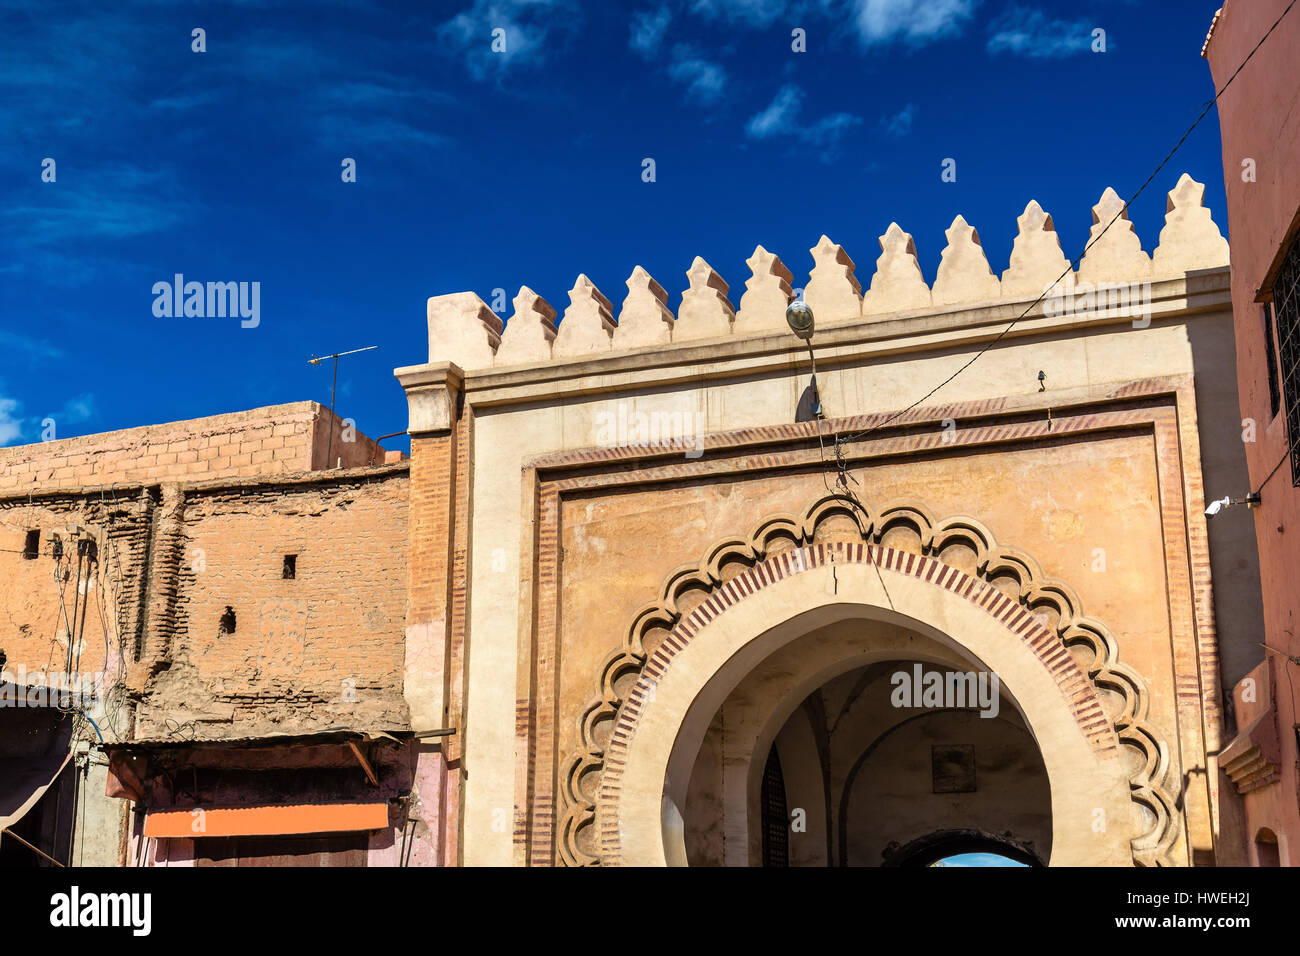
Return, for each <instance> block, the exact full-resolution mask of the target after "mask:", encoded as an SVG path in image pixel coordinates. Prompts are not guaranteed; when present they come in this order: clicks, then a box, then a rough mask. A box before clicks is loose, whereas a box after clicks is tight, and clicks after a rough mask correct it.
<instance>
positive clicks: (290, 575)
mask: <svg viewBox="0 0 1300 956" xmlns="http://www.w3.org/2000/svg"><path fill="white" fill-rule="evenodd" d="M297 576H298V555H296V554H286V555H285V556H284V569H283V570H282V571H281V572H280V577H282V578H284V580H286V581H292V580H293V579H294V578H296V577H297Z"/></svg>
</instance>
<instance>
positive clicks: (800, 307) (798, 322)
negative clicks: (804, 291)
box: [785, 299, 813, 342]
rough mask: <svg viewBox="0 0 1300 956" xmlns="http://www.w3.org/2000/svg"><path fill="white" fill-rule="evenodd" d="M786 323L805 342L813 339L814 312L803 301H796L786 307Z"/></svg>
mask: <svg viewBox="0 0 1300 956" xmlns="http://www.w3.org/2000/svg"><path fill="white" fill-rule="evenodd" d="M785 322H786V325H788V326H790V331H791V332H793V333H794V334H795V335H797V336H799V338H801V339H803V340H804V341H805V342H806V341H808V340H809V339H811V338H812V334H813V310H812V309H811V308H810V307H809V305H808V303H807V302H805V301H804V300H803V299H795V300H794V301H793V302H791V303H790V304H789V305H788V306H786V307H785Z"/></svg>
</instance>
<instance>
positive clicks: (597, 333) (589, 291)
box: [551, 275, 614, 358]
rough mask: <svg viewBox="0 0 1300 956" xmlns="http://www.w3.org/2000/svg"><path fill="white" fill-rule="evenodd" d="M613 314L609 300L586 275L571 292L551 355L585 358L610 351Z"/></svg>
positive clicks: (579, 277) (580, 278)
mask: <svg viewBox="0 0 1300 956" xmlns="http://www.w3.org/2000/svg"><path fill="white" fill-rule="evenodd" d="M613 335H614V312H613V307H612V306H611V305H610V304H609V299H607V298H605V296H604V295H603V294H602V293H601V291H600V290H599V289H597V288H596V287H595V286H594V285H593V284H592V282H591V280H590V279H588V278H587V277H586V276H585V275H580V276H578V280H577V281H576V282H575V283H574V284H573V288H572V289H570V290H569V307H568V308H567V309H565V310H564V318H563V319H561V320H560V326H559V331H558V332H556V334H555V343H554V345H553V346H552V347H551V354H552V355H554V356H555V357H556V358H582V357H587V356H595V355H599V354H601V353H603V352H608V351H609V350H610V349H611V348H612V347H613Z"/></svg>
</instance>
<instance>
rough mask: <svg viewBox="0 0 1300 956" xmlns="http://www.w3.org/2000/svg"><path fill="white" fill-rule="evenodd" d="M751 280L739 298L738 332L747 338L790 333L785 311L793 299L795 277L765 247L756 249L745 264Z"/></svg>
mask: <svg viewBox="0 0 1300 956" xmlns="http://www.w3.org/2000/svg"><path fill="white" fill-rule="evenodd" d="M745 265H747V266H749V272H750V275H749V278H748V279H746V280H745V294H744V295H742V296H741V297H740V311H739V312H737V313H736V331H738V332H740V333H742V334H745V335H755V334H762V333H764V332H788V331H789V330H790V329H789V326H787V325H786V324H785V309H786V306H788V305H789V304H790V300H791V299H793V298H794V291H793V289H791V287H790V283H791V282H792V281H793V278H794V277H793V276H792V275H791V274H790V270H789V269H787V268H786V267H785V264H784V263H782V262H781V260H780V258H778V257H777V256H775V255H773V254H772V253H770V252H768V251H767V250H766V249H764V248H763V247H762V246H755V247H754V254H753V255H752V256H750V257H749V258H748V259H746V260H745Z"/></svg>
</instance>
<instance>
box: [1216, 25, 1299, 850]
mask: <svg viewBox="0 0 1300 956" xmlns="http://www.w3.org/2000/svg"><path fill="white" fill-rule="evenodd" d="M1286 9H1287V3H1286V2H1285V0H1258V2H1254V0H1252V2H1248V3H1247V2H1242V0H1229V2H1226V3H1224V5H1223V8H1222V9H1221V10H1220V11H1219V13H1218V14H1217V15H1216V16H1215V19H1214V24H1213V27H1212V29H1211V32H1210V35H1209V36H1208V37H1207V38H1206V43H1205V50H1204V55H1205V57H1206V59H1207V60H1208V62H1209V67H1210V71H1211V73H1212V75H1213V76H1214V81H1215V85H1216V88H1218V89H1220V90H1222V96H1221V97H1220V99H1219V104H1218V114H1219V124H1220V128H1221V131H1222V135H1223V171H1224V185H1225V186H1226V187H1227V196H1228V225H1229V229H1230V233H1231V236H1232V308H1233V316H1234V319H1235V322H1236V339H1237V369H1236V371H1237V387H1238V389H1239V392H1240V398H1241V417H1242V426H1243V429H1245V430H1247V432H1248V441H1247V442H1246V446H1245V448H1246V461H1247V464H1248V466H1249V470H1250V479H1249V484H1248V486H1242V487H1241V488H1240V489H1238V490H1236V491H1234V492H1232V494H1234V495H1244V494H1245V492H1246V490H1247V487H1248V488H1249V490H1250V491H1251V492H1255V493H1258V494H1259V499H1260V500H1259V505H1258V507H1256V508H1253V509H1252V514H1253V517H1254V523H1255V533H1256V537H1257V539H1258V542H1259V567H1260V578H1261V584H1262V589H1263V606H1264V620H1263V627H1262V629H1261V631H1260V634H1259V643H1260V644H1261V645H1262V646H1260V647H1259V648H1258V651H1257V654H1258V665H1257V666H1256V667H1255V668H1254V669H1253V670H1252V671H1251V672H1250V674H1249V675H1247V676H1246V677H1244V678H1243V679H1242V680H1241V681H1240V682H1238V684H1237V686H1236V687H1235V689H1234V693H1233V699H1234V701H1235V702H1236V705H1237V707H1238V711H1239V717H1240V719H1239V720H1238V726H1239V733H1238V735H1237V737H1236V738H1234V739H1233V740H1232V741H1231V742H1230V743H1229V744H1228V745H1227V746H1226V747H1225V749H1224V752H1223V757H1222V760H1223V763H1224V766H1225V769H1226V770H1227V772H1228V774H1229V776H1230V777H1231V780H1232V786H1233V787H1234V788H1235V789H1236V790H1237V791H1238V792H1239V793H1240V794H1241V795H1242V799H1243V802H1244V805H1245V816H1246V819H1245V827H1244V829H1245V836H1246V839H1247V844H1248V847H1249V855H1250V860H1251V862H1252V863H1254V864H1258V865H1264V866H1270V865H1271V866H1277V865H1282V866H1296V865H1300V709H1298V708H1300V704H1297V701H1296V697H1295V690H1294V687H1295V683H1296V681H1297V679H1300V632H1297V623H1298V622H1300V575H1298V574H1297V572H1296V568H1297V567H1300V538H1297V536H1296V534H1295V531H1294V529H1295V528H1297V527H1300V88H1297V85H1296V84H1295V83H1294V82H1279V78H1281V77H1294V75H1295V63H1294V59H1295V51H1296V50H1297V48H1300V16H1297V14H1296V12H1295V11H1292V12H1291V14H1290V16H1284V12H1285V11H1286ZM1275 25H1276V28H1274V27H1275ZM1270 30H1272V34H1271V35H1270V36H1269V37H1268V39H1267V40H1266V41H1265V42H1263V43H1260V38H1261V37H1263V36H1265V34H1267V33H1268V32H1269V31H1270ZM1256 46H1258V49H1257V50H1256V49H1255V47H1256ZM1252 51H1253V53H1252ZM1248 56H1250V57H1251V58H1252V62H1251V64H1250V66H1249V68H1248V69H1245V70H1242V71H1241V72H1240V73H1239V74H1237V73H1236V71H1237V69H1238V67H1239V66H1240V65H1241V64H1242V62H1243V61H1245V59H1246V58H1247V57H1248ZM1234 74H1236V76H1235V78H1234ZM1230 80H1231V84H1232V85H1231V86H1227V84H1228V83H1229V81H1230ZM1225 87H1226V88H1225ZM1227 490H1228V489H1225V491H1227Z"/></svg>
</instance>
